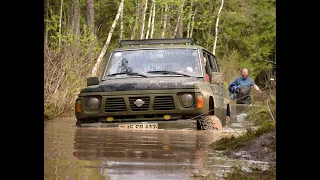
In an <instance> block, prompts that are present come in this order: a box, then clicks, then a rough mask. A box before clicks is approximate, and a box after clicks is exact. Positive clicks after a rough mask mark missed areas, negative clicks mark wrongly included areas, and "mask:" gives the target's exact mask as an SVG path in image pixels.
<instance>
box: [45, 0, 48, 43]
mask: <svg viewBox="0 0 320 180" xmlns="http://www.w3.org/2000/svg"><path fill="white" fill-rule="evenodd" d="M46 15H47V21H46V35H45V41H44V42H45V45H46V46H48V33H49V30H48V26H49V23H48V21H49V0H47V12H46Z"/></svg>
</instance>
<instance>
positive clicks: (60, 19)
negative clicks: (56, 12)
mask: <svg viewBox="0 0 320 180" xmlns="http://www.w3.org/2000/svg"><path fill="white" fill-rule="evenodd" d="M62 4H63V0H61V3H60V17H59V35H58V40H59V44H58V45H59V46H58V50H59V51H60V47H61V35H62V34H61V24H62Z"/></svg>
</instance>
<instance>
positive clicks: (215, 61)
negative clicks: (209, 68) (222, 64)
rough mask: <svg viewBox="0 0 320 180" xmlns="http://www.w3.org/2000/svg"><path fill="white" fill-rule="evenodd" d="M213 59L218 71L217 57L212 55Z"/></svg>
mask: <svg viewBox="0 0 320 180" xmlns="http://www.w3.org/2000/svg"><path fill="white" fill-rule="evenodd" d="M213 61H214V64H216V67H217V72H220V69H219V64H218V59H217V58H216V57H214V56H213Z"/></svg>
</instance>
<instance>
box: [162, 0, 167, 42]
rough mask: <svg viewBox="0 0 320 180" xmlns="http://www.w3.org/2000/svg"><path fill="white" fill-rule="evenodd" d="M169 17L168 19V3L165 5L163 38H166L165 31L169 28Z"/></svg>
mask: <svg viewBox="0 0 320 180" xmlns="http://www.w3.org/2000/svg"><path fill="white" fill-rule="evenodd" d="M167 19H168V4H166V5H165V8H164V20H163V21H164V22H163V29H162V33H161V38H164V33H165V31H166V28H167Z"/></svg>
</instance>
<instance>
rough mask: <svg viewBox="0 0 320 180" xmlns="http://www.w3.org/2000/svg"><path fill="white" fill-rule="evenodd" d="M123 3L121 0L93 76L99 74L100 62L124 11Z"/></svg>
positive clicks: (93, 70)
mask: <svg viewBox="0 0 320 180" xmlns="http://www.w3.org/2000/svg"><path fill="white" fill-rule="evenodd" d="M123 3H124V0H121V3H120V5H119V8H118V12H117V15H116V17H115V19H114V21H113V23H112V26H111V29H110V32H109V35H108V38H107V41H106V43H105V44H104V46H103V48H102V50H101V53H100V55H99V57H98V59H97V62H96V64H95V65H94V67H93V69H92V73H91V76H96V75H97V71H98V69H99V66H100V63H101V61H102V59H103V57H104V55H105V54H106V52H107V49H108V46H109V44H110V40H111V37H112V33H113V30H114V28H115V27H116V24H117V21H118V19H119V16H120V13H121V11H122V8H123Z"/></svg>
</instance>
